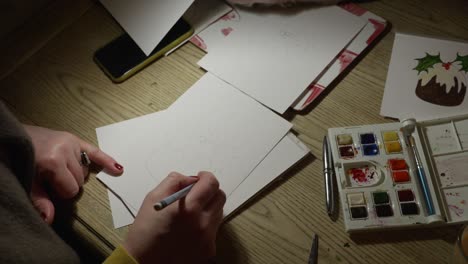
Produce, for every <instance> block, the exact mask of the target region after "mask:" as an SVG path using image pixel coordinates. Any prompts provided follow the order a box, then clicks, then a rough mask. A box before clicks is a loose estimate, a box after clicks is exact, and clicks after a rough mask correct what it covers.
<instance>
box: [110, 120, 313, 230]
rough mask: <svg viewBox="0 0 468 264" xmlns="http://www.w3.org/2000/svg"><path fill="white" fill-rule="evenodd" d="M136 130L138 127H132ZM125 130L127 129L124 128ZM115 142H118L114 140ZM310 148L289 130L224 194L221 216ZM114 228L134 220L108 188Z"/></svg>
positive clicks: (232, 209)
mask: <svg viewBox="0 0 468 264" xmlns="http://www.w3.org/2000/svg"><path fill="white" fill-rule="evenodd" d="M135 128H136V129H138V127H135ZM131 129H132V127H129V126H127V127H126V128H124V129H122V128H121V129H118V130H117V129H116V130H114V132H113V133H114V134H115V133H117V134H120V135H122V136H125V135H126V134H128V133H127V131H129V132H131ZM125 130H127V131H125ZM116 143H117V142H116ZM307 153H309V149H308V148H307V147H306V146H305V145H304V144H303V143H302V142H301V141H300V140H299V139H298V138H297V137H296V136H294V134H292V133H288V134H287V135H286V136H285V137H284V138H283V139H282V140H281V141H280V142H279V143H278V145H276V147H275V148H274V149H273V150H272V151H271V152H270V153H269V154H268V156H267V157H266V158H265V159H264V160H263V161H262V162H261V163H260V164H259V165H258V166H257V167H256V168H255V169H254V171H252V173H250V175H249V177H247V178H246V179H245V180H244V181H243V182H242V183H241V185H239V187H237V189H236V190H234V192H232V194H231V195H230V196H229V197H227V200H226V204H225V206H224V216H228V215H230V214H231V213H233V212H234V211H235V210H236V209H238V208H239V207H240V206H241V205H242V204H244V203H245V202H247V201H248V200H249V199H250V198H252V197H253V196H254V195H255V194H256V193H258V192H259V191H260V190H261V189H263V188H264V187H265V186H266V185H268V184H269V183H271V182H272V181H273V180H275V179H276V178H277V177H278V176H280V175H281V174H282V173H283V172H284V171H286V170H287V169H288V168H290V167H291V166H293V165H294V164H295V163H297V162H298V161H299V160H301V159H302V158H303V157H304V156H305V155H307ZM108 195H109V201H110V206H111V210H112V218H113V221H114V228H120V227H123V226H126V225H130V224H132V223H133V220H134V217H133V215H132V213H130V212H129V210H128V208H127V206H126V205H125V204H124V203H123V202H122V201H121V200H120V199H119V198H118V197H117V196H116V195H115V194H113V193H112V192H111V191H108Z"/></svg>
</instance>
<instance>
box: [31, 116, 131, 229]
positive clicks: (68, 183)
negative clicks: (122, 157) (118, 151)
mask: <svg viewBox="0 0 468 264" xmlns="http://www.w3.org/2000/svg"><path fill="white" fill-rule="evenodd" d="M24 128H25V130H26V132H27V133H28V135H29V136H30V137H31V139H32V143H33V146H34V155H35V160H36V177H35V178H34V179H33V184H32V189H31V199H32V202H33V204H34V206H35V207H36V209H37V210H38V211H39V213H40V215H41V217H42V218H43V219H44V220H45V221H46V222H47V223H49V224H51V223H52V222H53V219H54V215H55V208H54V205H53V203H52V201H51V200H50V197H49V195H48V193H47V192H46V189H47V188H45V187H46V185H47V186H49V187H50V188H51V189H52V191H54V192H55V193H56V194H57V195H58V196H59V197H60V198H63V199H69V198H72V197H74V196H75V195H76V194H78V192H79V190H80V187H81V186H82V185H83V184H84V181H85V179H86V177H87V175H88V167H87V166H83V165H82V164H81V163H80V161H81V152H82V151H84V152H86V153H87V155H88V157H89V159H90V160H91V161H92V162H94V163H96V164H97V165H99V166H101V167H102V168H103V169H104V170H105V171H106V172H108V173H109V174H112V175H120V174H122V173H123V167H122V166H121V165H119V164H118V163H117V162H116V161H115V160H114V159H113V158H111V157H110V156H108V155H107V154H105V153H104V152H102V151H101V150H100V149H98V148H97V147H95V146H93V145H91V144H89V143H87V142H85V141H83V140H81V139H80V138H78V137H77V136H75V135H73V134H70V133H68V132H62V131H55V130H51V129H47V128H43V127H37V126H28V125H24Z"/></svg>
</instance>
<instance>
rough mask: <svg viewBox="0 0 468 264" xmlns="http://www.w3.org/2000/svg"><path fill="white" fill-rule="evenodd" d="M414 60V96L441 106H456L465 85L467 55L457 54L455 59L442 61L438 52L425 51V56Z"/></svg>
mask: <svg viewBox="0 0 468 264" xmlns="http://www.w3.org/2000/svg"><path fill="white" fill-rule="evenodd" d="M416 60H417V61H418V65H417V66H416V68H414V70H415V71H417V72H418V83H417V86H416V96H418V97H419V98H421V99H422V100H424V101H426V102H429V103H432V104H436V105H442V106H457V105H460V104H461V103H462V102H463V100H464V99H465V95H466V87H467V72H468V55H465V56H461V55H459V54H457V56H456V58H455V60H453V61H450V62H443V61H442V60H441V58H440V54H438V55H431V54H429V53H426V56H425V57H423V58H419V59H416Z"/></svg>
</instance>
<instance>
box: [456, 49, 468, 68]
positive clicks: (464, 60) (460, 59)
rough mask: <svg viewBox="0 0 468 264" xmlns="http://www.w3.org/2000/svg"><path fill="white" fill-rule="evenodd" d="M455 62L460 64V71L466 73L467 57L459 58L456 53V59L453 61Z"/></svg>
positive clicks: (467, 66)
mask: <svg viewBox="0 0 468 264" xmlns="http://www.w3.org/2000/svg"><path fill="white" fill-rule="evenodd" d="M455 61H459V62H461V66H462V68H461V70H460V71H465V72H468V55H465V56H460V55H459V54H458V53H457V58H456V59H455Z"/></svg>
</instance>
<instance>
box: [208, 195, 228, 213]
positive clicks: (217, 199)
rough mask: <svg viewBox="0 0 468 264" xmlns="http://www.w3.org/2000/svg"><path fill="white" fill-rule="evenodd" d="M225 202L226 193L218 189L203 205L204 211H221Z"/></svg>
mask: <svg viewBox="0 0 468 264" xmlns="http://www.w3.org/2000/svg"><path fill="white" fill-rule="evenodd" d="M225 203H226V194H225V193H224V192H223V190H221V189H219V190H218V191H217V192H216V195H215V196H214V197H213V198H212V199H211V201H210V202H209V203H208V204H207V205H206V206H205V209H204V211H206V212H209V213H211V212H213V213H218V212H219V211H221V212H222V211H223V207H224V204H225Z"/></svg>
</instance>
